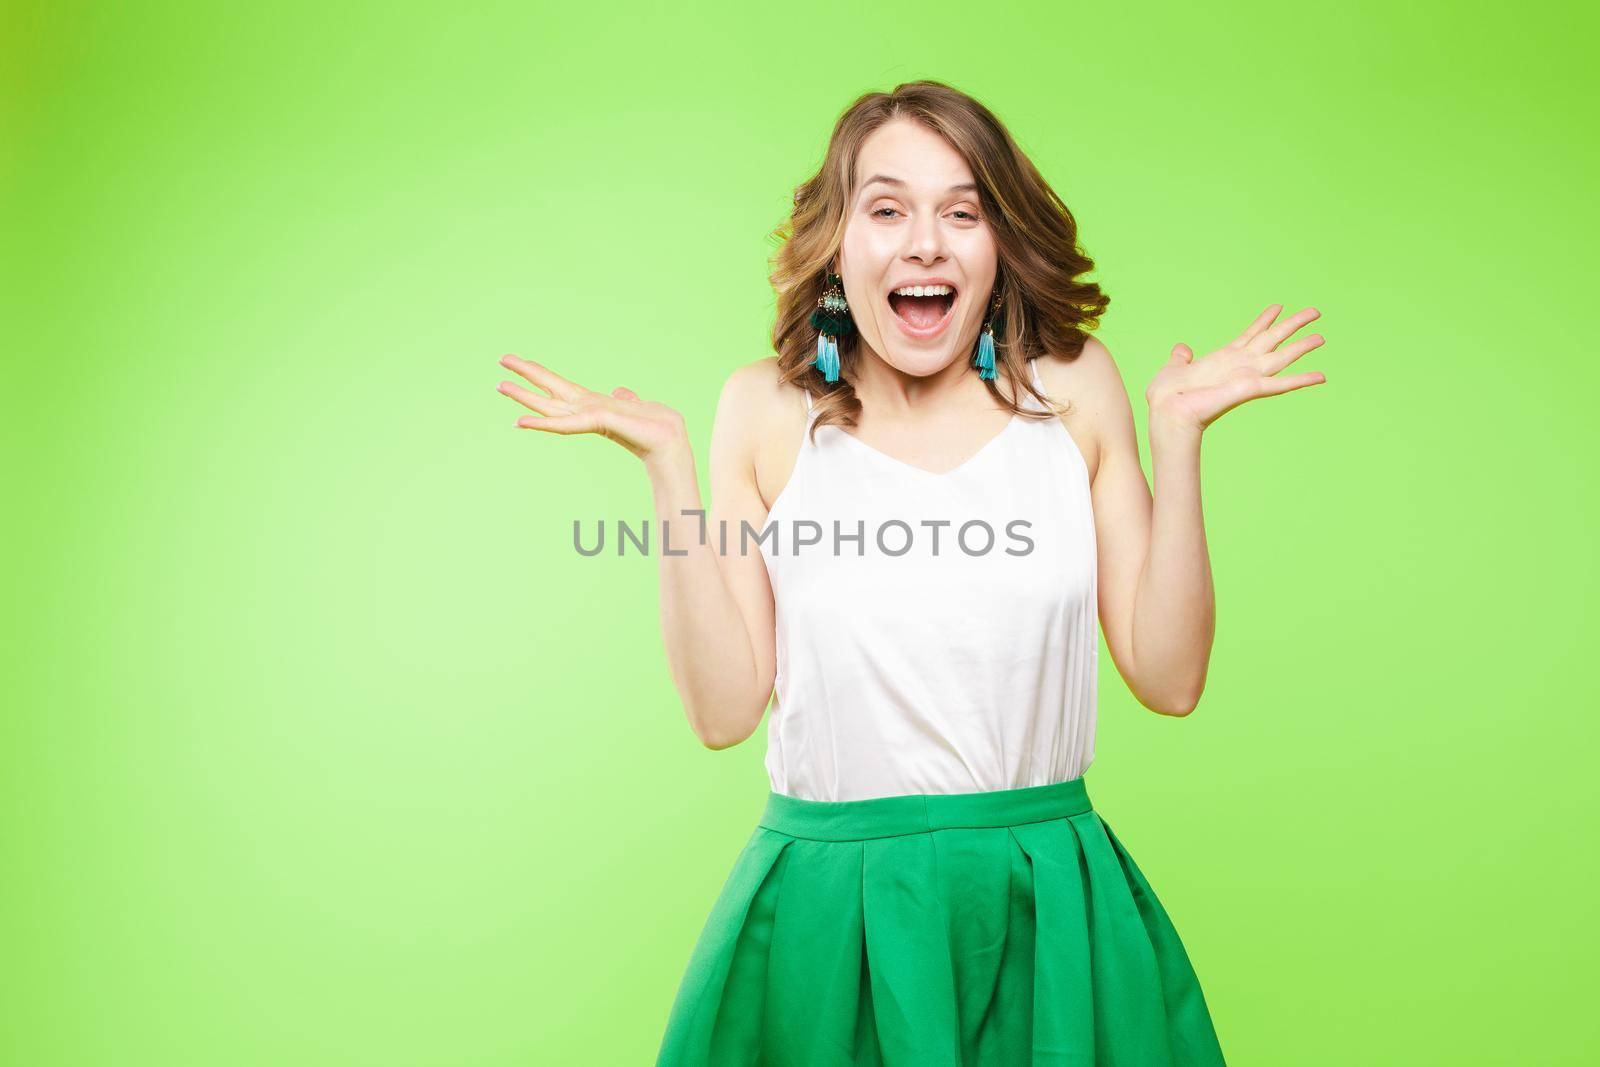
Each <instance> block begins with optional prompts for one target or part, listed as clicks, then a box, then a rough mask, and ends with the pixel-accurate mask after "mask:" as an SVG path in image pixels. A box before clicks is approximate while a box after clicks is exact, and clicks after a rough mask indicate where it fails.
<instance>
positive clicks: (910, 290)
mask: <svg viewBox="0 0 1600 1067" xmlns="http://www.w3.org/2000/svg"><path fill="white" fill-rule="evenodd" d="M954 292H955V290H954V289H953V288H951V287H950V286H948V285H902V286H901V287H900V288H898V289H896V290H894V294H895V295H896V296H950V295H951V294H953V293H954Z"/></svg>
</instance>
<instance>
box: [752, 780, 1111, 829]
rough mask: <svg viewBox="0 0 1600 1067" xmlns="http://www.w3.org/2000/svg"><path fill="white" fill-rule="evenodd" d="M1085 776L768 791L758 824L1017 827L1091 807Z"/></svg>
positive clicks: (796, 826)
mask: <svg viewBox="0 0 1600 1067" xmlns="http://www.w3.org/2000/svg"><path fill="white" fill-rule="evenodd" d="M1091 810H1093V809H1092V806H1091V805H1090V803H1089V793H1088V790H1087V789H1085V788H1084V784H1083V779H1082V778H1081V777H1080V778H1072V779H1069V780H1068V781H1065V782H1054V783H1052V784H1050V785H1030V786H1023V787H1022V788H1020V789H996V790H989V791H987V792H981V793H911V794H907V795H905V796H897V797H871V798H869V799H866V800H804V799H801V798H800V797H792V796H788V795H787V794H784V793H772V792H769V793H768V794H767V807H766V811H764V812H763V813H762V815H761V822H760V825H761V826H764V827H766V828H767V829H769V830H776V831H777V832H778V833H780V834H787V835H789V836H790V837H802V838H810V839H812V840H816V841H860V840H864V839H867V838H873V837H898V836H900V835H902V834H920V833H924V832H926V831H928V830H948V829H953V828H956V827H976V826H1018V825H1021V824H1022V823H1030V822H1044V821H1045V820H1047V819H1060V818H1065V817H1067V816H1070V815H1082V814H1083V813H1084V812H1087V811H1091Z"/></svg>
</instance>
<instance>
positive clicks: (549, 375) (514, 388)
mask: <svg viewBox="0 0 1600 1067" xmlns="http://www.w3.org/2000/svg"><path fill="white" fill-rule="evenodd" d="M500 365H501V366H502V367H506V368H507V369H509V370H513V371H515V372H517V373H518V374H520V375H522V377H524V378H526V379H527V380H528V381H530V382H532V383H533V384H534V385H536V386H538V387H539V388H540V389H543V390H544V393H538V392H535V391H534V390H532V389H528V388H525V387H523V386H520V385H517V384H516V383H515V382H501V383H500V384H499V385H498V386H497V387H496V388H498V389H499V391H500V392H501V393H503V394H505V395H506V396H509V397H510V398H511V399H513V400H515V401H516V402H517V403H519V404H521V405H522V406H523V407H525V408H528V409H529V410H531V411H534V412H537V413H538V414H539V415H540V416H542V418H535V417H533V416H531V415H522V416H520V417H519V418H518V419H517V425H518V426H519V427H521V428H523V429H526V430H544V431H546V432H547V433H559V434H574V433H593V434H599V435H600V436H601V437H605V438H609V439H610V440H612V441H615V442H617V444H619V445H621V446H622V447H623V448H626V449H627V450H628V451H629V452H632V453H633V454H634V455H636V456H638V457H639V458H640V459H642V460H645V461H646V462H649V461H651V460H653V459H656V458H659V457H661V456H663V455H665V454H667V453H668V452H670V451H671V450H672V449H674V448H676V447H677V446H678V445H680V444H687V442H688V439H689V435H688V434H687V433H686V432H685V430H684V424H683V416H682V415H680V414H679V413H678V412H677V411H675V410H674V409H672V408H669V407H667V405H665V404H661V403H657V402H656V401H654V400H640V399H639V397H638V395H637V394H635V393H634V391H633V390H632V389H628V388H625V387H622V386H619V387H617V388H616V389H613V390H612V391H611V393H610V395H607V394H605V393H597V392H595V391H594V390H592V389H585V388H584V387H583V386H581V385H579V384H577V383H576V382H571V381H568V380H567V379H566V378H563V377H562V376H561V375H559V374H557V373H556V372H555V371H553V370H551V369H550V368H549V367H546V366H544V365H543V364H541V363H535V362H534V361H533V360H531V359H520V358H518V357H517V356H514V355H506V356H501V357H500ZM545 394H549V395H545Z"/></svg>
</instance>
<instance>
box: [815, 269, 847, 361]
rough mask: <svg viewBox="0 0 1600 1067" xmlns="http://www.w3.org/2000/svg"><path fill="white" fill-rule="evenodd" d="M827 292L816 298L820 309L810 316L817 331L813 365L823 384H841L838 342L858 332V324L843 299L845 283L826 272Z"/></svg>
mask: <svg viewBox="0 0 1600 1067" xmlns="http://www.w3.org/2000/svg"><path fill="white" fill-rule="evenodd" d="M827 279H828V288H827V289H825V290H824V291H823V293H822V295H821V296H820V297H818V298H817V309H816V310H815V311H813V312H812V313H811V325H812V326H813V327H815V328H816V331H817V354H816V357H815V358H814V359H812V361H811V363H812V365H813V366H815V367H816V368H817V369H818V370H819V371H821V372H822V380H823V381H825V382H836V381H838V380H839V341H840V340H841V339H844V338H848V337H849V336H850V335H851V334H852V333H854V332H855V328H856V324H855V320H854V319H852V318H851V317H850V305H849V303H848V302H847V301H846V300H845V298H844V288H843V286H844V279H843V278H841V277H839V275H837V274H835V273H833V272H832V271H828V272H827Z"/></svg>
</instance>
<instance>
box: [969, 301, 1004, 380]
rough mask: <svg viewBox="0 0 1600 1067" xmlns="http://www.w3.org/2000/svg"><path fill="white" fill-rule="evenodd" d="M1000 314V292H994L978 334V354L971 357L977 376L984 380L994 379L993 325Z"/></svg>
mask: <svg viewBox="0 0 1600 1067" xmlns="http://www.w3.org/2000/svg"><path fill="white" fill-rule="evenodd" d="M999 314H1000V294H999V293H998V292H996V293H995V294H994V303H993V304H991V305H990V306H989V318H988V321H986V322H985V323H984V324H983V332H982V333H980V334H979V335H978V355H977V356H976V358H974V359H973V361H972V365H973V366H974V367H977V368H978V377H980V378H982V379H984V380H985V381H993V380H994V327H995V320H996V318H998V316H999Z"/></svg>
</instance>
